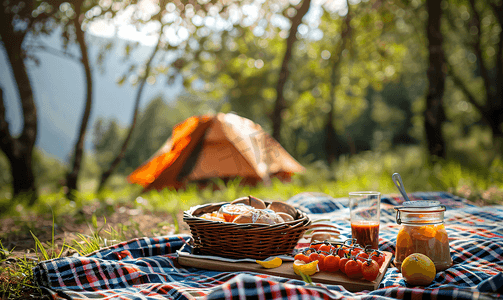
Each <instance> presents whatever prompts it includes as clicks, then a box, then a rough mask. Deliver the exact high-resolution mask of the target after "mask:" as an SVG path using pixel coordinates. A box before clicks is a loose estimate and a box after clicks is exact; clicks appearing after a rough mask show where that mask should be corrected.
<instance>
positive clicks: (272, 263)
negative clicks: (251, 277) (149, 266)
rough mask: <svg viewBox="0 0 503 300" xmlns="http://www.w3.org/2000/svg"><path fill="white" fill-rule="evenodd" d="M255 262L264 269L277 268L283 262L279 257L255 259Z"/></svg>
mask: <svg viewBox="0 0 503 300" xmlns="http://www.w3.org/2000/svg"><path fill="white" fill-rule="evenodd" d="M256 262H257V264H259V265H261V266H262V267H264V268H266V269H272V268H277V267H279V266H281V264H282V263H283V261H282V260H281V258H279V257H275V258H273V259H271V260H256Z"/></svg>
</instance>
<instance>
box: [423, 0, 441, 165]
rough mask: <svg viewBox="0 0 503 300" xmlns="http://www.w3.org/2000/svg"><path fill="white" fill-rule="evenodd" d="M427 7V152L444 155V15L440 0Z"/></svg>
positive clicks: (429, 3)
mask: <svg viewBox="0 0 503 300" xmlns="http://www.w3.org/2000/svg"><path fill="white" fill-rule="evenodd" d="M426 7H427V10H428V23H427V30H426V31H427V36H428V52H429V67H428V71H427V76H428V82H429V85H428V94H427V96H426V110H425V112H424V128H425V133H426V140H427V143H428V151H429V153H430V155H431V156H437V157H441V158H445V141H444V137H443V134H442V124H443V122H444V121H445V118H446V117H445V111H444V106H443V102H442V98H443V95H444V87H445V72H444V70H443V67H444V63H445V59H444V52H443V49H442V42H443V37H442V33H441V31H440V19H441V17H442V9H441V1H437V0H426Z"/></svg>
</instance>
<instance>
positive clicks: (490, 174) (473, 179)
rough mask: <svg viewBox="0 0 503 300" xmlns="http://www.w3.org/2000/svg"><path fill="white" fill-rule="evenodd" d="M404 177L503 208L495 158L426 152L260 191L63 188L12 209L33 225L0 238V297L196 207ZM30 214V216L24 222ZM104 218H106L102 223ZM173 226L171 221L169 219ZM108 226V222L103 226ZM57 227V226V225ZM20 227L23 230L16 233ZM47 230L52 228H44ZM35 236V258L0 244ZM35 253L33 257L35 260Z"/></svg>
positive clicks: (175, 223) (379, 157)
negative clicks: (80, 229)
mask: <svg viewBox="0 0 503 300" xmlns="http://www.w3.org/2000/svg"><path fill="white" fill-rule="evenodd" d="M395 172H399V173H400V174H401V176H402V178H403V181H404V186H405V188H406V190H407V192H409V193H411V192H415V191H449V192H451V193H454V194H456V195H459V196H462V197H465V198H467V199H469V200H471V201H474V202H476V203H477V204H480V205H485V204H496V203H503V162H502V161H501V160H494V161H493V162H492V164H491V165H490V166H489V167H487V168H482V167H471V168H467V167H465V166H463V165H462V164H461V163H459V162H455V161H442V162H437V163H435V164H428V163H426V162H425V159H424V153H423V152H422V151H421V150H420V148H418V147H417V148H407V149H405V148H402V149H397V150H396V151H394V152H390V153H377V152H366V153H361V154H359V155H355V156H352V157H341V158H340V159H339V161H338V163H337V164H335V165H333V166H331V167H330V166H327V165H326V164H324V163H321V162H315V163H312V164H310V165H309V166H308V167H307V170H306V172H305V173H304V174H299V175H295V176H294V177H293V178H292V182H290V183H282V182H279V181H277V180H273V181H272V183H271V185H269V186H266V185H264V184H259V185H258V186H256V187H248V186H241V185H240V184H239V180H234V181H230V182H228V183H227V184H224V183H223V182H222V181H219V180H216V181H215V185H216V186H218V187H219V188H218V189H216V190H214V189H213V188H211V187H208V188H205V189H198V188H197V187H196V186H195V185H190V186H189V187H188V188H187V189H186V190H184V191H179V192H176V191H171V190H167V189H165V190H162V191H160V192H157V191H152V192H149V193H146V194H141V188H139V187H136V186H130V185H125V184H123V185H120V184H118V182H120V180H117V177H116V180H115V184H114V189H113V190H107V191H104V192H103V193H101V194H99V195H96V194H94V193H93V192H91V191H89V190H85V189H83V190H82V192H80V193H77V194H76V197H75V200H74V201H71V202H69V201H68V200H66V198H65V197H64V193H63V191H62V190H60V191H51V192H49V193H45V194H43V195H41V196H40V198H39V202H38V204H37V205H35V206H31V207H29V206H25V205H24V204H22V203H20V204H16V205H11V206H10V207H9V210H8V211H6V212H4V213H5V214H4V216H7V215H8V216H13V218H17V219H18V220H20V219H22V217H23V216H25V220H26V219H28V222H24V223H22V222H20V221H19V224H18V223H15V222H14V225H15V226H13V227H12V229H11V231H10V232H0V298H1V299H4V298H8V299H24V298H27V297H26V295H28V294H30V295H37V293H38V294H40V290H38V287H36V286H35V285H34V283H33V273H32V267H34V266H35V265H36V263H37V262H38V261H41V260H47V259H51V258H57V257H61V256H65V255H68V254H69V253H78V254H79V255H86V254H89V253H91V252H93V251H96V250H98V249H100V248H101V247H104V246H109V245H111V244H114V243H117V242H120V241H124V240H127V239H130V238H132V237H141V236H149V235H153V234H165V233H166V231H164V232H163V231H162V230H160V229H161V228H168V227H169V228H170V230H171V231H170V232H172V233H177V232H179V231H181V230H182V227H183V223H182V224H180V223H179V222H180V217H179V216H180V212H182V211H184V210H186V209H188V208H190V207H192V206H194V205H198V204H203V203H210V202H221V201H232V200H234V199H236V198H238V197H241V196H245V195H254V196H256V197H259V198H262V199H269V200H286V199H288V198H290V197H292V196H294V195H296V194H298V193H301V192H305V191H310V192H322V193H326V194H328V195H330V196H332V197H345V196H347V193H348V192H350V191H355V190H377V191H380V192H381V193H383V194H390V193H393V194H398V190H397V189H396V187H395V186H394V184H393V182H392V180H391V175H392V174H393V173H395ZM122 210H124V211H129V212H131V213H130V214H129V217H128V218H124V217H121V218H120V220H119V222H114V223H113V224H109V223H107V221H108V219H107V218H106V216H108V215H111V214H116V213H117V212H118V211H122ZM152 212H157V213H163V214H164V216H165V217H161V219H162V221H159V222H158V223H157V224H150V225H152V228H153V229H152V228H151V229H152V230H153V231H150V232H149V231H147V230H146V229H144V228H143V227H142V226H143V225H145V224H142V221H139V220H138V218H139V216H144V215H148V214H151V213H152ZM42 215H50V216H52V220H47V222H48V226H46V227H43V226H40V225H38V223H37V222H36V221H34V218H33V216H42ZM26 216H28V217H26ZM102 216H104V217H103V218H102ZM168 219H169V220H170V221H169V222H168V221H166V220H168ZM102 220H103V221H102ZM51 222H52V224H51ZM70 222H72V223H75V224H77V223H81V224H86V223H89V224H87V225H88V227H89V228H90V230H89V233H87V234H82V233H78V234H77V235H76V236H75V238H73V239H70V240H69V241H65V240H63V241H61V240H58V239H57V238H56V237H55V228H60V227H62V226H63V225H65V224H67V223H70ZM49 227H50V228H52V232H51V234H50V237H48V238H46V239H44V240H42V238H40V235H43V234H44V233H47V232H46V231H47V230H48V229H47V228H49ZM14 228H17V229H14ZM44 228H46V229H44ZM22 232H30V233H31V236H32V238H33V240H34V245H35V246H34V249H32V250H31V251H29V252H28V251H27V253H28V254H30V255H31V256H24V257H19V255H18V256H16V257H14V256H13V250H14V249H6V248H4V246H3V245H2V244H1V242H2V238H5V237H6V236H8V235H9V234H14V233H15V234H21V233H22ZM33 254H34V255H35V257H33Z"/></svg>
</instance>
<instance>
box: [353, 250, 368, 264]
mask: <svg viewBox="0 0 503 300" xmlns="http://www.w3.org/2000/svg"><path fill="white" fill-rule="evenodd" d="M356 258H357V259H358V260H359V261H361V262H364V261H367V259H368V258H369V255H368V254H367V253H365V252H360V253H358V254H357V255H356Z"/></svg>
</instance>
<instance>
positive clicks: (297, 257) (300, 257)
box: [294, 253, 311, 264]
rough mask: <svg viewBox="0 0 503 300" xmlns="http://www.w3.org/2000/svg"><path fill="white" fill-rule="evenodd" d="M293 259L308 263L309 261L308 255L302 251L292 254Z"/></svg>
mask: <svg viewBox="0 0 503 300" xmlns="http://www.w3.org/2000/svg"><path fill="white" fill-rule="evenodd" d="M294 259H295V260H302V261H303V262H305V263H306V264H308V263H310V262H311V261H310V260H309V257H308V256H307V255H305V254H304V253H298V254H296V255H295V256H294Z"/></svg>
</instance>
